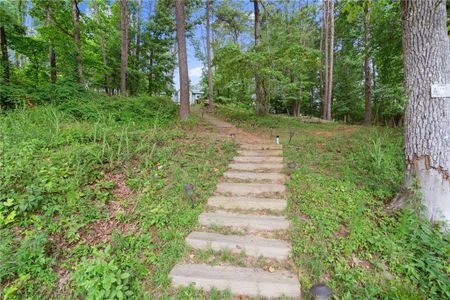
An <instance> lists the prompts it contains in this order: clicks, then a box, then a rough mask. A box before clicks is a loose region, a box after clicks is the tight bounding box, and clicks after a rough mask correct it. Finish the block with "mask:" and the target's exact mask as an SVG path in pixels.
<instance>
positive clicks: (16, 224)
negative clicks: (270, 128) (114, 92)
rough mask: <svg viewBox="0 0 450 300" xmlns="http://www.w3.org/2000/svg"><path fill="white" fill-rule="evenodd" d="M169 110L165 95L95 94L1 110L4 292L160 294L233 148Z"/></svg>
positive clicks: (0, 278) (0, 281) (0, 273)
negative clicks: (189, 190)
mask: <svg viewBox="0 0 450 300" xmlns="http://www.w3.org/2000/svg"><path fill="white" fill-rule="evenodd" d="M176 115H177V106H176V105H174V104H173V103H172V102H171V101H170V100H168V99H167V98H163V97H138V98H124V97H105V96H99V95H95V94H87V98H86V99H84V98H79V99H73V100H71V99H69V100H66V101H65V102H61V103H55V104H47V105H42V106H37V107H34V108H31V109H29V108H26V107H23V108H21V109H16V110H8V111H6V112H4V114H2V115H0V132H1V134H2V136H1V138H0V157H1V159H0V170H1V172H0V220H1V222H0V286H1V290H0V292H1V293H2V294H1V295H2V296H1V297H2V298H5V297H8V298H10V299H15V298H17V299H23V298H51V297H55V295H58V297H61V298H76V297H82V298H84V297H92V298H99V297H100V296H101V295H102V290H103V284H104V283H105V284H106V285H108V284H110V283H111V286H112V288H114V291H115V293H116V296H117V297H120V296H119V295H120V293H122V294H123V296H124V298H126V297H128V298H137V299H141V298H144V296H145V295H147V296H148V295H163V296H164V297H165V295H168V294H169V293H168V291H167V288H168V286H169V279H168V273H169V271H170V269H171V268H172V266H173V264H174V263H175V262H176V261H177V259H178V258H179V257H181V255H182V254H183V253H184V237H185V236H186V235H187V233H188V232H190V231H191V230H192V228H193V227H194V226H195V224H196V220H197V218H198V215H199V213H200V212H201V211H202V209H203V204H204V203H205V201H206V199H207V198H208V197H209V196H210V195H211V194H212V192H213V190H214V187H215V184H216V181H217V179H218V178H219V177H220V175H221V173H222V172H223V170H224V169H225V167H226V165H227V162H228V159H230V158H231V156H232V155H233V153H234V145H233V144H232V143H229V142H221V141H217V140H216V139H209V138H208V137H207V136H206V137H205V136H203V135H197V134H195V133H193V128H195V127H196V126H198V123H199V122H201V120H200V119H198V118H195V117H194V118H191V119H189V120H188V122H185V123H182V124H181V123H179V122H178V121H177V120H176ZM117 178H123V179H121V180H122V181H120V180H119V179H117ZM186 183H192V184H193V185H194V195H195V196H194V201H195V207H194V208H192V207H191V203H190V201H189V200H188V199H187V198H186V197H185V194H184V190H183V186H184V184H186ZM119 186H121V187H122V186H126V187H127V188H128V189H129V192H127V193H125V195H127V196H126V197H124V196H123V195H121V194H120V193H118V192H117V190H116V189H117V188H118V187H119ZM108 246H109V248H108V250H104V249H106V247H108ZM94 249H103V250H98V251H97V250H95V251H94ZM124 273H128V274H130V276H129V277H128V278H122V279H121V276H125V277H126V275H123V274H124ZM75 274H76V275H75ZM100 277H101V278H102V279H101V281H100V280H99V279H98V278H100ZM70 278H73V280H69V279H70ZM114 280H116V281H114ZM113 281H114V282H113ZM119 281H120V283H119ZM91 287H92V288H91ZM111 292H112V290H111ZM127 292H128V293H127ZM131 292H132V293H133V294H132V296H127V294H130V293H131ZM105 293H106V290H105ZM126 293H127V294H126ZM109 296H111V294H110V295H109ZM161 297H162V296H161ZM105 298H107V297H106V296H105ZM108 298H109V297H108Z"/></svg>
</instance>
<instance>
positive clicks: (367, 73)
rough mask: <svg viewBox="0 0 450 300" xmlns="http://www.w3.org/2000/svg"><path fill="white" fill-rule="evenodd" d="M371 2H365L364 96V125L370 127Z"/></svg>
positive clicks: (366, 0)
mask: <svg viewBox="0 0 450 300" xmlns="http://www.w3.org/2000/svg"><path fill="white" fill-rule="evenodd" d="M369 5H370V0H365V1H364V96H365V100H366V101H365V104H366V105H365V106H366V107H365V112H364V125H366V126H370V125H371V119H372V107H371V106H372V77H371V75H372V72H371V71H370V52H369V34H370V29H369V22H370V8H369Z"/></svg>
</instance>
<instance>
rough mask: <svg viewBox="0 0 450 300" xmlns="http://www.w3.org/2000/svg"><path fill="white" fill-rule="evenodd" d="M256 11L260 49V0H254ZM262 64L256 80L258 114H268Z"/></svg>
mask: <svg viewBox="0 0 450 300" xmlns="http://www.w3.org/2000/svg"><path fill="white" fill-rule="evenodd" d="M253 4H254V13H255V49H256V52H258V51H259V45H260V43H261V25H260V21H259V0H253ZM259 68H260V65H259V63H257V67H256V74H255V82H256V99H255V102H256V114H257V115H258V116H263V115H266V114H267V113H268V112H269V105H268V103H267V99H266V97H265V92H264V86H263V79H262V78H261V76H260V75H259Z"/></svg>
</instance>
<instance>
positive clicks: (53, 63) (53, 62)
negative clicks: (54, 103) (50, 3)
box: [46, 7, 56, 84]
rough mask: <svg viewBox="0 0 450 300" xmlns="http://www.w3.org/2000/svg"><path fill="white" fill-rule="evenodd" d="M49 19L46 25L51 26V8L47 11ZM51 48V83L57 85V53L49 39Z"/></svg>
mask: <svg viewBox="0 0 450 300" xmlns="http://www.w3.org/2000/svg"><path fill="white" fill-rule="evenodd" d="M46 14H47V19H46V25H47V26H49V25H50V23H51V20H52V19H51V16H50V7H47V9H46ZM48 44H49V47H48V60H49V62H50V82H51V83H52V84H55V83H56V53H55V49H53V41H52V40H51V39H49V41H48Z"/></svg>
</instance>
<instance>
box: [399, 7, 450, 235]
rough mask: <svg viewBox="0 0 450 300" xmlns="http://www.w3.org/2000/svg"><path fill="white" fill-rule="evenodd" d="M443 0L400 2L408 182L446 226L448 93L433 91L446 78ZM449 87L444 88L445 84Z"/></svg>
mask: <svg viewBox="0 0 450 300" xmlns="http://www.w3.org/2000/svg"><path fill="white" fill-rule="evenodd" d="M445 5H446V4H445V1H442V0H427V1H408V0H403V1H402V2H401V9H402V22H403V23H402V25H403V26H402V28H403V51H404V53H403V60H404V70H405V90H406V95H407V97H408V103H407V106H406V114H405V154H406V160H407V170H406V186H408V187H411V186H412V185H413V183H414V182H413V181H414V178H415V179H416V180H417V182H418V184H419V187H420V192H421V196H422V202H423V204H424V205H425V207H426V211H427V215H428V217H429V218H430V219H431V220H437V221H444V222H446V227H447V229H448V228H450V177H449V175H450V134H449V132H450V97H436V98H435V97H433V98H432V97H431V93H430V89H431V85H432V84H447V86H448V85H449V84H450V49H449V38H448V35H447V24H446V22H447V11H446V7H445ZM447 91H448V88H447Z"/></svg>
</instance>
